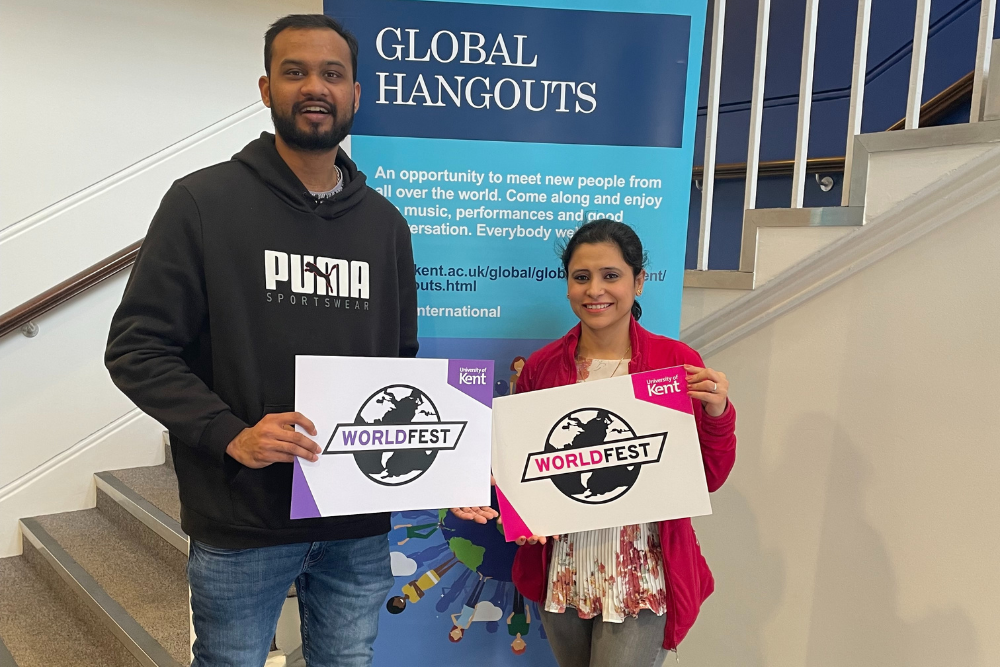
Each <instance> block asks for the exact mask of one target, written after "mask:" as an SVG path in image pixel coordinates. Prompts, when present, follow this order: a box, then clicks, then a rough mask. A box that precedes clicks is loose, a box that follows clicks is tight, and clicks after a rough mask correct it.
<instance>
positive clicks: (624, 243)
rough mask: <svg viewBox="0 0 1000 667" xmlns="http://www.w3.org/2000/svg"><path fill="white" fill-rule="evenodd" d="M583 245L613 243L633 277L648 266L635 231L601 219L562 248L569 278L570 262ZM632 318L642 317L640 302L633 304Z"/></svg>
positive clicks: (579, 230)
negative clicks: (578, 248)
mask: <svg viewBox="0 0 1000 667" xmlns="http://www.w3.org/2000/svg"><path fill="white" fill-rule="evenodd" d="M582 243H612V244H614V245H615V246H617V247H618V250H619V251H621V253H622V257H624V258H625V263H626V264H628V266H629V268H630V269H632V276H633V278H635V277H636V276H638V275H639V274H640V273H641V272H642V269H643V268H644V267H645V266H646V253H645V252H643V250H642V241H640V240H639V235H638V234H636V233H635V230H634V229H632V228H631V227H629V226H628V225H626V224H625V223H624V222H618V221H616V220H609V219H608V218H601V219H600V220H592V221H590V222H588V223H586V224H585V225H583V226H582V227H580V229H578V230H576V233H575V234H573V236H571V237H570V239H569V241H567V242H566V245H565V246H563V248H562V265H563V269H564V270H565V271H566V276H567V279H568V278H569V262H570V260H571V259H573V253H574V252H576V249H577V247H578V246H580V244H582ZM632 317H634V318H635V319H636V320H638V319H639V318H640V317H642V307H641V306H640V305H639V300H638V299H636V300H635V301H633V302H632Z"/></svg>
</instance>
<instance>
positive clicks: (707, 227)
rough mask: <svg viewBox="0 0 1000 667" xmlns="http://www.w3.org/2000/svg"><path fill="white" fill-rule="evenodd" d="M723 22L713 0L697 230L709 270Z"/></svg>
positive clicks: (721, 3) (722, 7) (720, 2)
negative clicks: (699, 209) (703, 153)
mask: <svg viewBox="0 0 1000 667" xmlns="http://www.w3.org/2000/svg"><path fill="white" fill-rule="evenodd" d="M725 23H726V0H715V12H714V14H713V19H712V52H711V59H710V60H709V69H708V109H707V112H706V114H705V163H704V164H705V166H704V167H703V169H704V172H703V176H702V187H701V226H700V228H699V231H698V264H697V268H698V270H699V271H707V270H708V250H709V246H710V245H711V240H712V197H713V195H714V194H715V153H716V148H717V141H718V138H719V136H718V135H719V86H720V83H721V81H722V39H723V32H724V30H725Z"/></svg>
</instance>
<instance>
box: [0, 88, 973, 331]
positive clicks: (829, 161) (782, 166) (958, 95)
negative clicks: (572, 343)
mask: <svg viewBox="0 0 1000 667" xmlns="http://www.w3.org/2000/svg"><path fill="white" fill-rule="evenodd" d="M972 79H973V73H972V72H969V73H968V74H966V75H965V76H963V77H962V78H961V79H959V80H958V81H956V82H955V83H953V84H951V85H950V86H948V87H947V88H945V89H944V90H942V91H941V92H940V93H938V94H937V95H935V96H934V97H932V98H931V99H929V100H927V101H926V102H924V103H923V104H922V105H921V106H920V124H921V126H923V125H924V124H928V123H933V122H934V121H936V120H938V119H940V118H942V117H943V116H945V115H946V114H948V113H950V112H951V111H952V110H953V109H954V108H955V107H956V106H958V105H959V104H960V103H961V102H963V101H964V100H965V98H966V97H969V96H971V95H972ZM903 125H904V120H900V121H899V122H897V123H895V124H893V125H892V127H890V128H889V129H888V130H886V131H887V132H891V131H893V130H899V129H902V128H903ZM794 166H795V161H794V160H769V161H767V162H761V163H760V175H761V176H787V175H791V173H792V170H793V168H794ZM806 171H807V172H808V173H811V174H813V173H817V174H818V173H830V172H838V171H844V158H843V157H818V158H810V159H809V160H807V161H806ZM746 173H747V165H746V163H745V162H743V163H740V162H735V163H731V164H718V165H716V166H715V177H716V178H745V177H746ZM691 177H692V179H693V180H695V181H700V180H701V179H702V178H704V168H703V167H697V166H696V167H694V168H693V169H692V172H691ZM141 245H142V239H139V240H138V241H136V242H135V243H133V244H132V245H130V246H128V247H127V248H124V249H122V250H120V251H118V252H116V253H115V254H114V255H111V256H110V257H107V258H105V259H103V260H101V261H100V262H98V263H97V264H94V265H93V266H91V267H88V268H86V269H84V270H83V271H81V272H80V273H78V274H76V275H75V276H73V277H71V278H68V279H66V280H64V281H62V282H61V283H59V284H58V285H56V286H55V287H52V288H51V289H47V290H45V291H44V292H42V293H41V294H39V295H38V296H36V297H35V298H34V299H31V300H29V301H25V302H24V303H22V304H21V305H20V306H17V307H16V308H13V309H11V310H8V311H7V312H6V313H4V314H3V315H0V336H6V335H7V334H9V333H11V332H12V331H17V330H18V329H20V328H21V327H23V326H24V325H25V324H28V323H29V322H31V320H33V319H35V318H36V317H38V316H40V315H42V314H44V313H47V312H49V311H50V310H52V309H53V308H55V307H56V306H59V305H60V304H63V303H65V302H66V301H69V300H70V299H72V298H73V297H74V296H76V295H77V294H80V293H81V292H84V291H86V290H88V289H90V288H91V287H93V286H94V285H97V284H98V283H101V282H103V281H105V280H107V279H108V278H110V277H111V276H113V275H115V274H116V273H118V272H119V271H124V270H125V269H127V268H128V267H130V266H132V264H134V263H135V258H136V255H138V254H139V246H141Z"/></svg>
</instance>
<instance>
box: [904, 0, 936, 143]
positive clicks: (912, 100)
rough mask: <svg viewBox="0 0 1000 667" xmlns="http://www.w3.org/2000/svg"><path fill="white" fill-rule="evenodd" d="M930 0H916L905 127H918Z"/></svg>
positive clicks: (909, 128) (908, 128) (911, 128)
mask: <svg viewBox="0 0 1000 667" xmlns="http://www.w3.org/2000/svg"><path fill="white" fill-rule="evenodd" d="M930 20H931V0H917V16H916V19H915V20H914V22H913V53H912V54H911V56H910V89H909V93H908V94H907V98H906V125H905V129H907V130H914V129H916V128H918V127H920V105H921V104H922V101H921V98H922V97H923V93H924V65H925V64H926V62H927V32H928V30H929V28H930Z"/></svg>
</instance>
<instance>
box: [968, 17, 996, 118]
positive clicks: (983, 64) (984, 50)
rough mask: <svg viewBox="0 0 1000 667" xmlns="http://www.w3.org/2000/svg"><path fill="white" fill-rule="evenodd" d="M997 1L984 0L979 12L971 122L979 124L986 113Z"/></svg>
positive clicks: (970, 112) (970, 113)
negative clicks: (987, 86) (987, 83)
mask: <svg viewBox="0 0 1000 667" xmlns="http://www.w3.org/2000/svg"><path fill="white" fill-rule="evenodd" d="M996 11H997V0H982V6H981V7H980V12H979V41H978V42H977V43H976V73H975V74H974V75H973V77H972V108H971V109H970V111H969V122H970V123H978V122H979V121H981V120H982V119H983V114H984V112H985V111H986V95H985V92H986V82H987V80H988V79H989V75H990V56H991V51H992V50H993V23H994V21H995V20H996V18H995V17H996Z"/></svg>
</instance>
